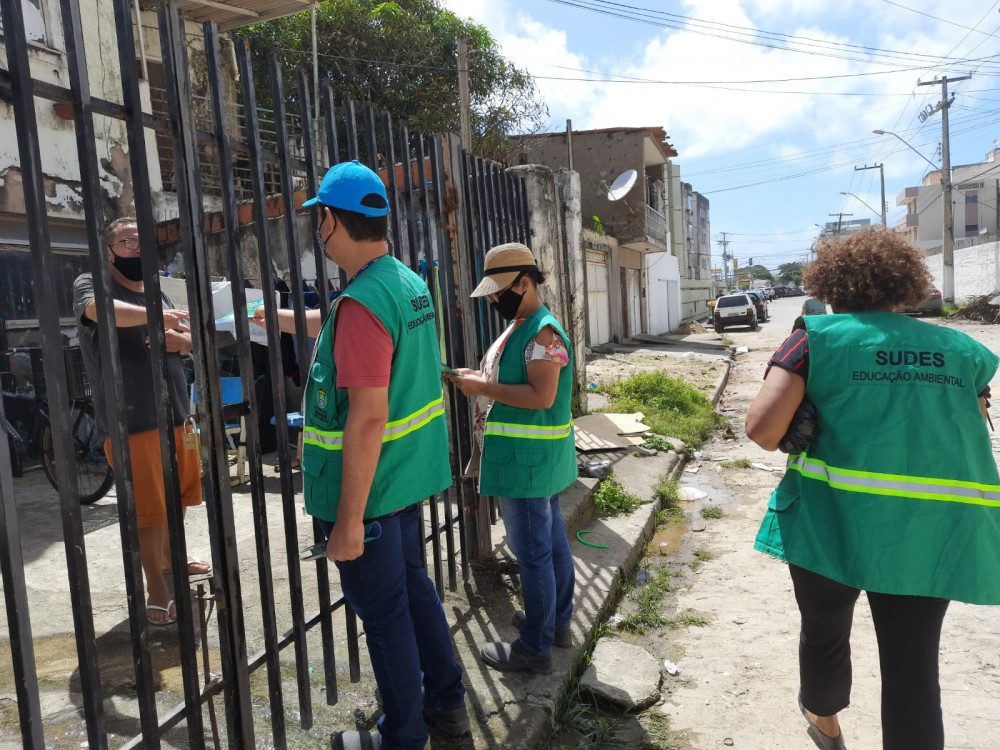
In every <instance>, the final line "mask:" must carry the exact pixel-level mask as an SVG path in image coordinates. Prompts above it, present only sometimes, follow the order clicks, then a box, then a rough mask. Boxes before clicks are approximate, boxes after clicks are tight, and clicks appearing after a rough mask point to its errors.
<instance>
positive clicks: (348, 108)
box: [344, 94, 361, 161]
mask: <svg viewBox="0 0 1000 750" xmlns="http://www.w3.org/2000/svg"><path fill="white" fill-rule="evenodd" d="M344 127H345V128H346V130H345V132H346V133H347V158H348V160H353V159H357V160H358V161H360V160H361V157H360V156H358V120H357V113H356V112H355V111H354V100H353V99H352V98H351V95H350V94H346V95H345V96H344Z"/></svg>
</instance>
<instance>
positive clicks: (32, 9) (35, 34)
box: [0, 0, 47, 44]
mask: <svg viewBox="0 0 1000 750" xmlns="http://www.w3.org/2000/svg"><path fill="white" fill-rule="evenodd" d="M43 2H44V0H21V13H23V14H24V33H25V35H26V36H27V38H28V42H34V43H35V44H45V43H46V41H47V38H46V33H45V9H44V8H43V7H42V3H43ZM0 24H2V20H0ZM2 32H3V26H2V25H0V33H2Z"/></svg>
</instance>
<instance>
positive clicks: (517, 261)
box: [470, 242, 538, 297]
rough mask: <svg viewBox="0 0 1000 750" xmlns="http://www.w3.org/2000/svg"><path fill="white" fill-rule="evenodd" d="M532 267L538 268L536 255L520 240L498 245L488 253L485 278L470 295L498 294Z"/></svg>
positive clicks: (484, 272) (484, 270) (484, 269)
mask: <svg viewBox="0 0 1000 750" xmlns="http://www.w3.org/2000/svg"><path fill="white" fill-rule="evenodd" d="M532 268H538V264H537V263H535V256H534V255H532V254H531V250H529V249H528V248H527V247H526V246H525V245H522V244H521V243H520V242H508V243H507V244H506V245H497V246H496V247H495V248H493V249H492V250H490V251H489V252H488V253H486V263H485V265H484V267H483V280H482V281H480V282H479V286H477V287H476V288H475V289H474V290H473V292H472V294H471V295H470V296H472V297H485V296H486V295H487V294H496V293H497V292H500V291H502V290H504V289H506V288H507V287H509V286H510V285H511V284H513V283H514V279H516V278H517V277H518V276H519V275H520V274H521V273H523V272H524V271H527V270H529V269H532Z"/></svg>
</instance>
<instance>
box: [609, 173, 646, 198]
mask: <svg viewBox="0 0 1000 750" xmlns="http://www.w3.org/2000/svg"><path fill="white" fill-rule="evenodd" d="M638 178H639V173H638V172H636V171H635V170H634V169H627V170H625V171H624V172H622V173H621V174H620V175H618V176H617V177H615V181H614V182H612V183H611V187H609V188H608V200H609V201H620V200H621V199H622V198H624V197H625V196H626V195H628V192H629V190H631V189H632V188H633V187H635V181H636V180H637V179H638Z"/></svg>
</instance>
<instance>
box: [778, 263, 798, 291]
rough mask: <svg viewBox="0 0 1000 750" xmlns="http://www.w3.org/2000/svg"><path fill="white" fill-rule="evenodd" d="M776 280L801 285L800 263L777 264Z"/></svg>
mask: <svg viewBox="0 0 1000 750" xmlns="http://www.w3.org/2000/svg"><path fill="white" fill-rule="evenodd" d="M778 281H780V282H782V283H784V284H795V285H796V286H801V285H802V264H801V263H782V264H781V265H780V266H778Z"/></svg>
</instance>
